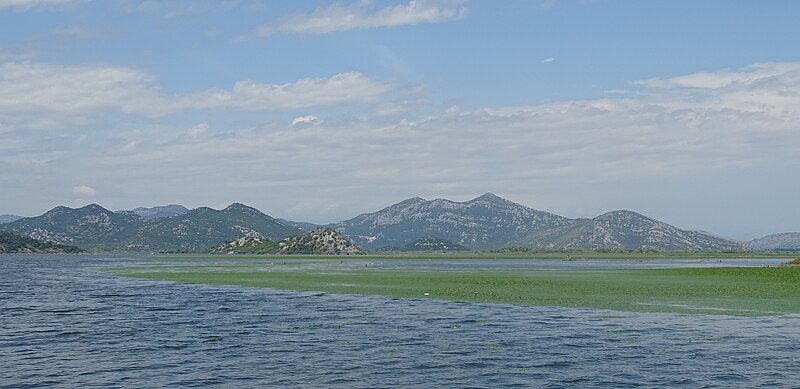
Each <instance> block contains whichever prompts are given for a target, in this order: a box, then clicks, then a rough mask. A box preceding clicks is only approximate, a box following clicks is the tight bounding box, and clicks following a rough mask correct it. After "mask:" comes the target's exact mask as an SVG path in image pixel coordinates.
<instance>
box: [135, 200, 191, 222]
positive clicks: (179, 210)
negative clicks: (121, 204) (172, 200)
mask: <svg viewBox="0 0 800 389" xmlns="http://www.w3.org/2000/svg"><path fill="white" fill-rule="evenodd" d="M121 212H132V213H133V214H135V215H139V216H141V218H142V219H143V220H145V221H149V220H153V219H160V218H162V217H172V216H180V215H184V214H186V213H187V212H189V209H188V208H186V207H184V206H183V205H177V204H170V205H161V206H157V207H151V208H144V207H139V208H136V209H134V210H132V211H121Z"/></svg>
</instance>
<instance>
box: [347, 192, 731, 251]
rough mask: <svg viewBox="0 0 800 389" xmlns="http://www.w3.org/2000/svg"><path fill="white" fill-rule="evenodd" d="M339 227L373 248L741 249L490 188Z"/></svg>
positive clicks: (632, 217) (621, 215) (411, 203)
mask: <svg viewBox="0 0 800 389" xmlns="http://www.w3.org/2000/svg"><path fill="white" fill-rule="evenodd" d="M334 227H335V228H336V230H337V231H339V232H341V233H344V234H346V235H348V236H350V238H352V239H353V240H354V241H355V242H356V243H357V244H358V245H360V246H362V247H365V248H368V249H370V250H376V249H380V248H383V247H404V246H406V245H408V244H411V243H412V242H414V241H417V240H419V239H421V238H424V237H427V236H436V237H440V238H442V239H446V240H450V241H453V242H455V243H457V244H460V245H462V246H464V247H467V248H470V249H498V248H502V247H508V246H519V247H537V248H538V247H540V248H551V249H558V248H586V249H599V248H625V249H652V250H741V249H742V245H741V244H740V243H739V242H735V241H732V240H728V239H724V238H719V237H716V236H713V235H710V234H707V233H703V232H698V231H685V230H681V229H678V228H676V227H673V226H671V225H669V224H667V223H664V222H660V221H657V220H654V219H651V218H648V217H645V216H643V215H640V214H638V213H635V212H631V211H614V212H609V213H606V214H603V215H600V216H598V217H596V218H594V219H569V218H566V217H563V216H558V215H555V214H552V213H548V212H544V211H538V210H534V209H531V208H528V207H525V206H522V205H520V204H517V203H514V202H511V201H508V200H506V199H502V198H500V197H498V196H495V195H493V194H491V193H487V194H484V195H483V196H480V197H477V198H475V199H473V200H470V201H466V202H454V201H450V200H445V199H437V200H432V201H428V200H424V199H421V198H418V197H415V198H412V199H408V200H405V201H402V202H400V203H397V204H394V205H392V206H389V207H387V208H384V209H382V210H380V211H377V212H373V213H366V214H362V215H359V216H358V217H356V218H353V219H350V220H346V221H343V222H339V223H337V224H335V225H334Z"/></svg>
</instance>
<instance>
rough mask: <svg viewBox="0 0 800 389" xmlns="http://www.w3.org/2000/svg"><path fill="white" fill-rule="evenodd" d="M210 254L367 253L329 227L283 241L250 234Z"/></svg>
mask: <svg viewBox="0 0 800 389" xmlns="http://www.w3.org/2000/svg"><path fill="white" fill-rule="evenodd" d="M211 254H287V255H288V254H310V255H360V254H364V252H363V251H362V250H361V249H360V248H358V247H357V246H356V245H354V244H353V243H352V242H350V241H349V240H348V239H347V238H345V237H344V236H342V235H341V234H339V233H338V232H336V231H334V230H332V229H330V228H318V229H316V230H314V231H311V232H309V233H306V234H303V235H298V236H290V237H287V238H284V239H283V240H281V241H280V242H274V241H271V240H268V239H265V238H264V237H262V236H258V235H256V234H250V235H247V236H243V237H241V238H238V239H234V240H232V241H229V242H227V243H225V244H223V245H220V246H218V247H216V248H214V249H212V250H211Z"/></svg>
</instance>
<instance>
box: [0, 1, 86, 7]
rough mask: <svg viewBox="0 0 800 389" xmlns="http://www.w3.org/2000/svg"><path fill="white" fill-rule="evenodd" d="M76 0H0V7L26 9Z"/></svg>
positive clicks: (63, 3) (64, 3)
mask: <svg viewBox="0 0 800 389" xmlns="http://www.w3.org/2000/svg"><path fill="white" fill-rule="evenodd" d="M75 1H76V0H0V9H3V8H17V9H28V8H34V7H49V6H59V5H66V4H70V3H74V2H75Z"/></svg>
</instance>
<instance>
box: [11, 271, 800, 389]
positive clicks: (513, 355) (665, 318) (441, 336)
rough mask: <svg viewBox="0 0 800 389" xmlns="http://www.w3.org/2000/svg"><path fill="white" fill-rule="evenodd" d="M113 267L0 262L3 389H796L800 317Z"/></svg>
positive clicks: (799, 367) (799, 349) (799, 360)
mask: <svg viewBox="0 0 800 389" xmlns="http://www.w3.org/2000/svg"><path fill="white" fill-rule="evenodd" d="M125 260H126V261H130V262H131V263H135V262H136V261H137V259H136V258H129V259H125ZM108 263H109V261H108V260H107V259H104V258H98V257H92V256H4V257H3V258H2V261H0V361H2V363H0V388H28V387H64V388H73V387H85V388H107V387H182V388H183V387H209V386H212V387H241V386H247V387H281V388H292V387H333V388H336V387H341V388H372V387H387V386H388V387H423V388H424V387H432V388H438V387H463V388H487V387H531V386H534V387H547V388H568V387H569V388H571V387H637V388H638V387H687V388H697V387H743V388H745V387H746V388H752V387H797V386H798V380H797V379H796V378H795V376H794V374H793V373H794V372H796V371H798V369H800V359H798V358H797V355H798V351H800V317H798V316H783V317H769V318H739V317H728V316H703V315H671V314H639V313H620V312H611V311H601V310H593V309H567V308H553V307H520V306H512V305H500V304H475V303H456V302H443V301H433V300H415V299H397V298H384V297H377V296H348V295H335V294H329V293H310V292H292V291H278V290H269V289H253V288H239V287H216V286H203V285H178V284H173V283H169V282H152V281H141V280H133V279H126V278H119V277H115V276H112V275H109V274H106V273H104V272H102V271H100V270H99V269H100V268H101V267H102V266H104V265H107V264H108ZM470 263H475V262H470Z"/></svg>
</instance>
